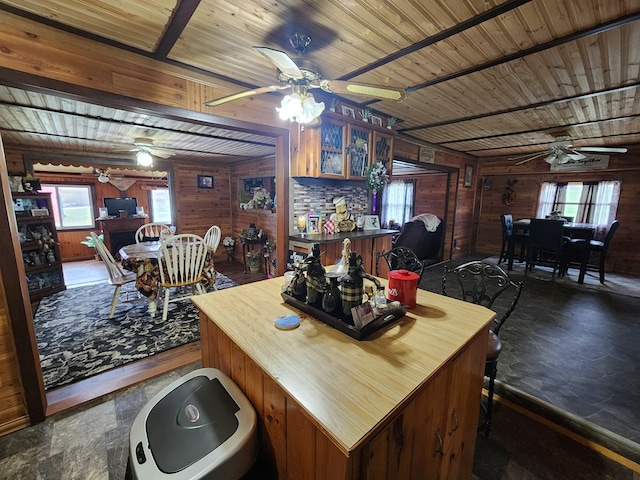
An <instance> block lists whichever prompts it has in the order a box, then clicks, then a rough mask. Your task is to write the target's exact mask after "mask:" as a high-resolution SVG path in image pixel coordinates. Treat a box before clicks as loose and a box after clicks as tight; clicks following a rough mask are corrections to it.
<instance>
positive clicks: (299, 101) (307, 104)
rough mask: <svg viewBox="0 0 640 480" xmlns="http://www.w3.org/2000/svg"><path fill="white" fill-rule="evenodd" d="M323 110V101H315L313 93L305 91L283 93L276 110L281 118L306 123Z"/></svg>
mask: <svg viewBox="0 0 640 480" xmlns="http://www.w3.org/2000/svg"><path fill="white" fill-rule="evenodd" d="M323 111H324V102H320V103H318V102H316V99H315V98H313V95H311V94H310V93H307V92H302V93H297V92H294V93H292V94H291V95H285V97H284V98H283V99H282V102H281V103H280V106H279V107H276V112H278V114H279V115H280V118H281V119H282V120H289V121H290V122H294V121H295V122H298V123H300V124H308V123H311V122H313V121H314V120H315V119H316V118H318V117H319V116H320V114H321V113H322V112H323Z"/></svg>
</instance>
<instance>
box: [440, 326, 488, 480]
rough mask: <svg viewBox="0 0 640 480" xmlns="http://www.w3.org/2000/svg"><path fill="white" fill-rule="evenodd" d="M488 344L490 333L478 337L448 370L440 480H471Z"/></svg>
mask: <svg viewBox="0 0 640 480" xmlns="http://www.w3.org/2000/svg"><path fill="white" fill-rule="evenodd" d="M487 342H488V340H487V333H484V334H481V335H478V336H476V338H475V339H474V340H473V341H472V342H471V343H469V345H468V346H467V348H465V349H464V351H462V353H460V354H459V355H458V356H457V357H456V358H455V359H454V360H453V362H452V364H451V366H450V367H449V382H448V387H449V392H448V397H449V402H448V404H449V407H448V409H447V410H448V411H447V412H446V413H447V420H446V421H447V425H446V432H445V433H446V439H445V455H444V461H445V462H444V464H443V466H442V474H443V475H442V476H441V478H460V479H463V478H471V471H472V469H473V454H474V450H475V441H476V435H477V433H476V432H477V428H478V417H479V414H480V401H481V392H482V379H483V375H484V366H485V362H486V355H487Z"/></svg>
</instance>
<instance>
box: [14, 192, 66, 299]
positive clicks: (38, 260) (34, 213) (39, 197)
mask: <svg viewBox="0 0 640 480" xmlns="http://www.w3.org/2000/svg"><path fill="white" fill-rule="evenodd" d="M12 197H13V210H14V213H15V215H16V221H17V223H18V236H19V240H20V247H21V249H22V261H23V262H24V270H25V273H26V276H27V286H28V287H29V298H30V299H31V300H32V301H33V300H38V299H40V298H42V297H46V296H47V295H51V294H53V293H57V292H61V291H62V290H65V289H66V288H67V287H66V286H65V283H64V275H63V272H62V260H61V255H60V245H59V243H58V233H57V231H56V222H55V219H54V217H53V209H52V204H51V195H50V194H48V193H35V194H32V193H12Z"/></svg>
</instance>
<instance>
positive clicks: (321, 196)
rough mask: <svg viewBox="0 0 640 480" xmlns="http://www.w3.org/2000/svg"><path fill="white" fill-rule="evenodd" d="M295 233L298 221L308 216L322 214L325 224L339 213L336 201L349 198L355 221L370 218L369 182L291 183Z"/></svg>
mask: <svg viewBox="0 0 640 480" xmlns="http://www.w3.org/2000/svg"><path fill="white" fill-rule="evenodd" d="M291 186H292V189H291V201H292V209H291V227H292V230H291V232H292V233H293V232H295V231H296V229H295V225H296V222H295V219H296V218H297V217H298V216H299V215H304V214H306V213H312V214H320V215H321V217H322V221H323V222H325V221H326V220H327V219H328V218H329V216H330V215H331V214H332V213H335V211H336V209H335V206H334V205H333V199H334V198H335V197H345V200H346V202H347V207H348V209H349V212H350V213H351V214H353V216H354V217H356V216H358V215H368V214H370V213H371V212H370V207H369V202H370V194H369V190H367V187H366V185H365V182H342V181H341V182H334V181H330V180H322V179H306V178H305V179H291Z"/></svg>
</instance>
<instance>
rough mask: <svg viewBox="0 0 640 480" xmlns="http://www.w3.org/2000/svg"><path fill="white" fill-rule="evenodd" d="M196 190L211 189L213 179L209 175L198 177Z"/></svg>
mask: <svg viewBox="0 0 640 480" xmlns="http://www.w3.org/2000/svg"><path fill="white" fill-rule="evenodd" d="M198 188H213V177H212V176H211V175H198Z"/></svg>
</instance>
